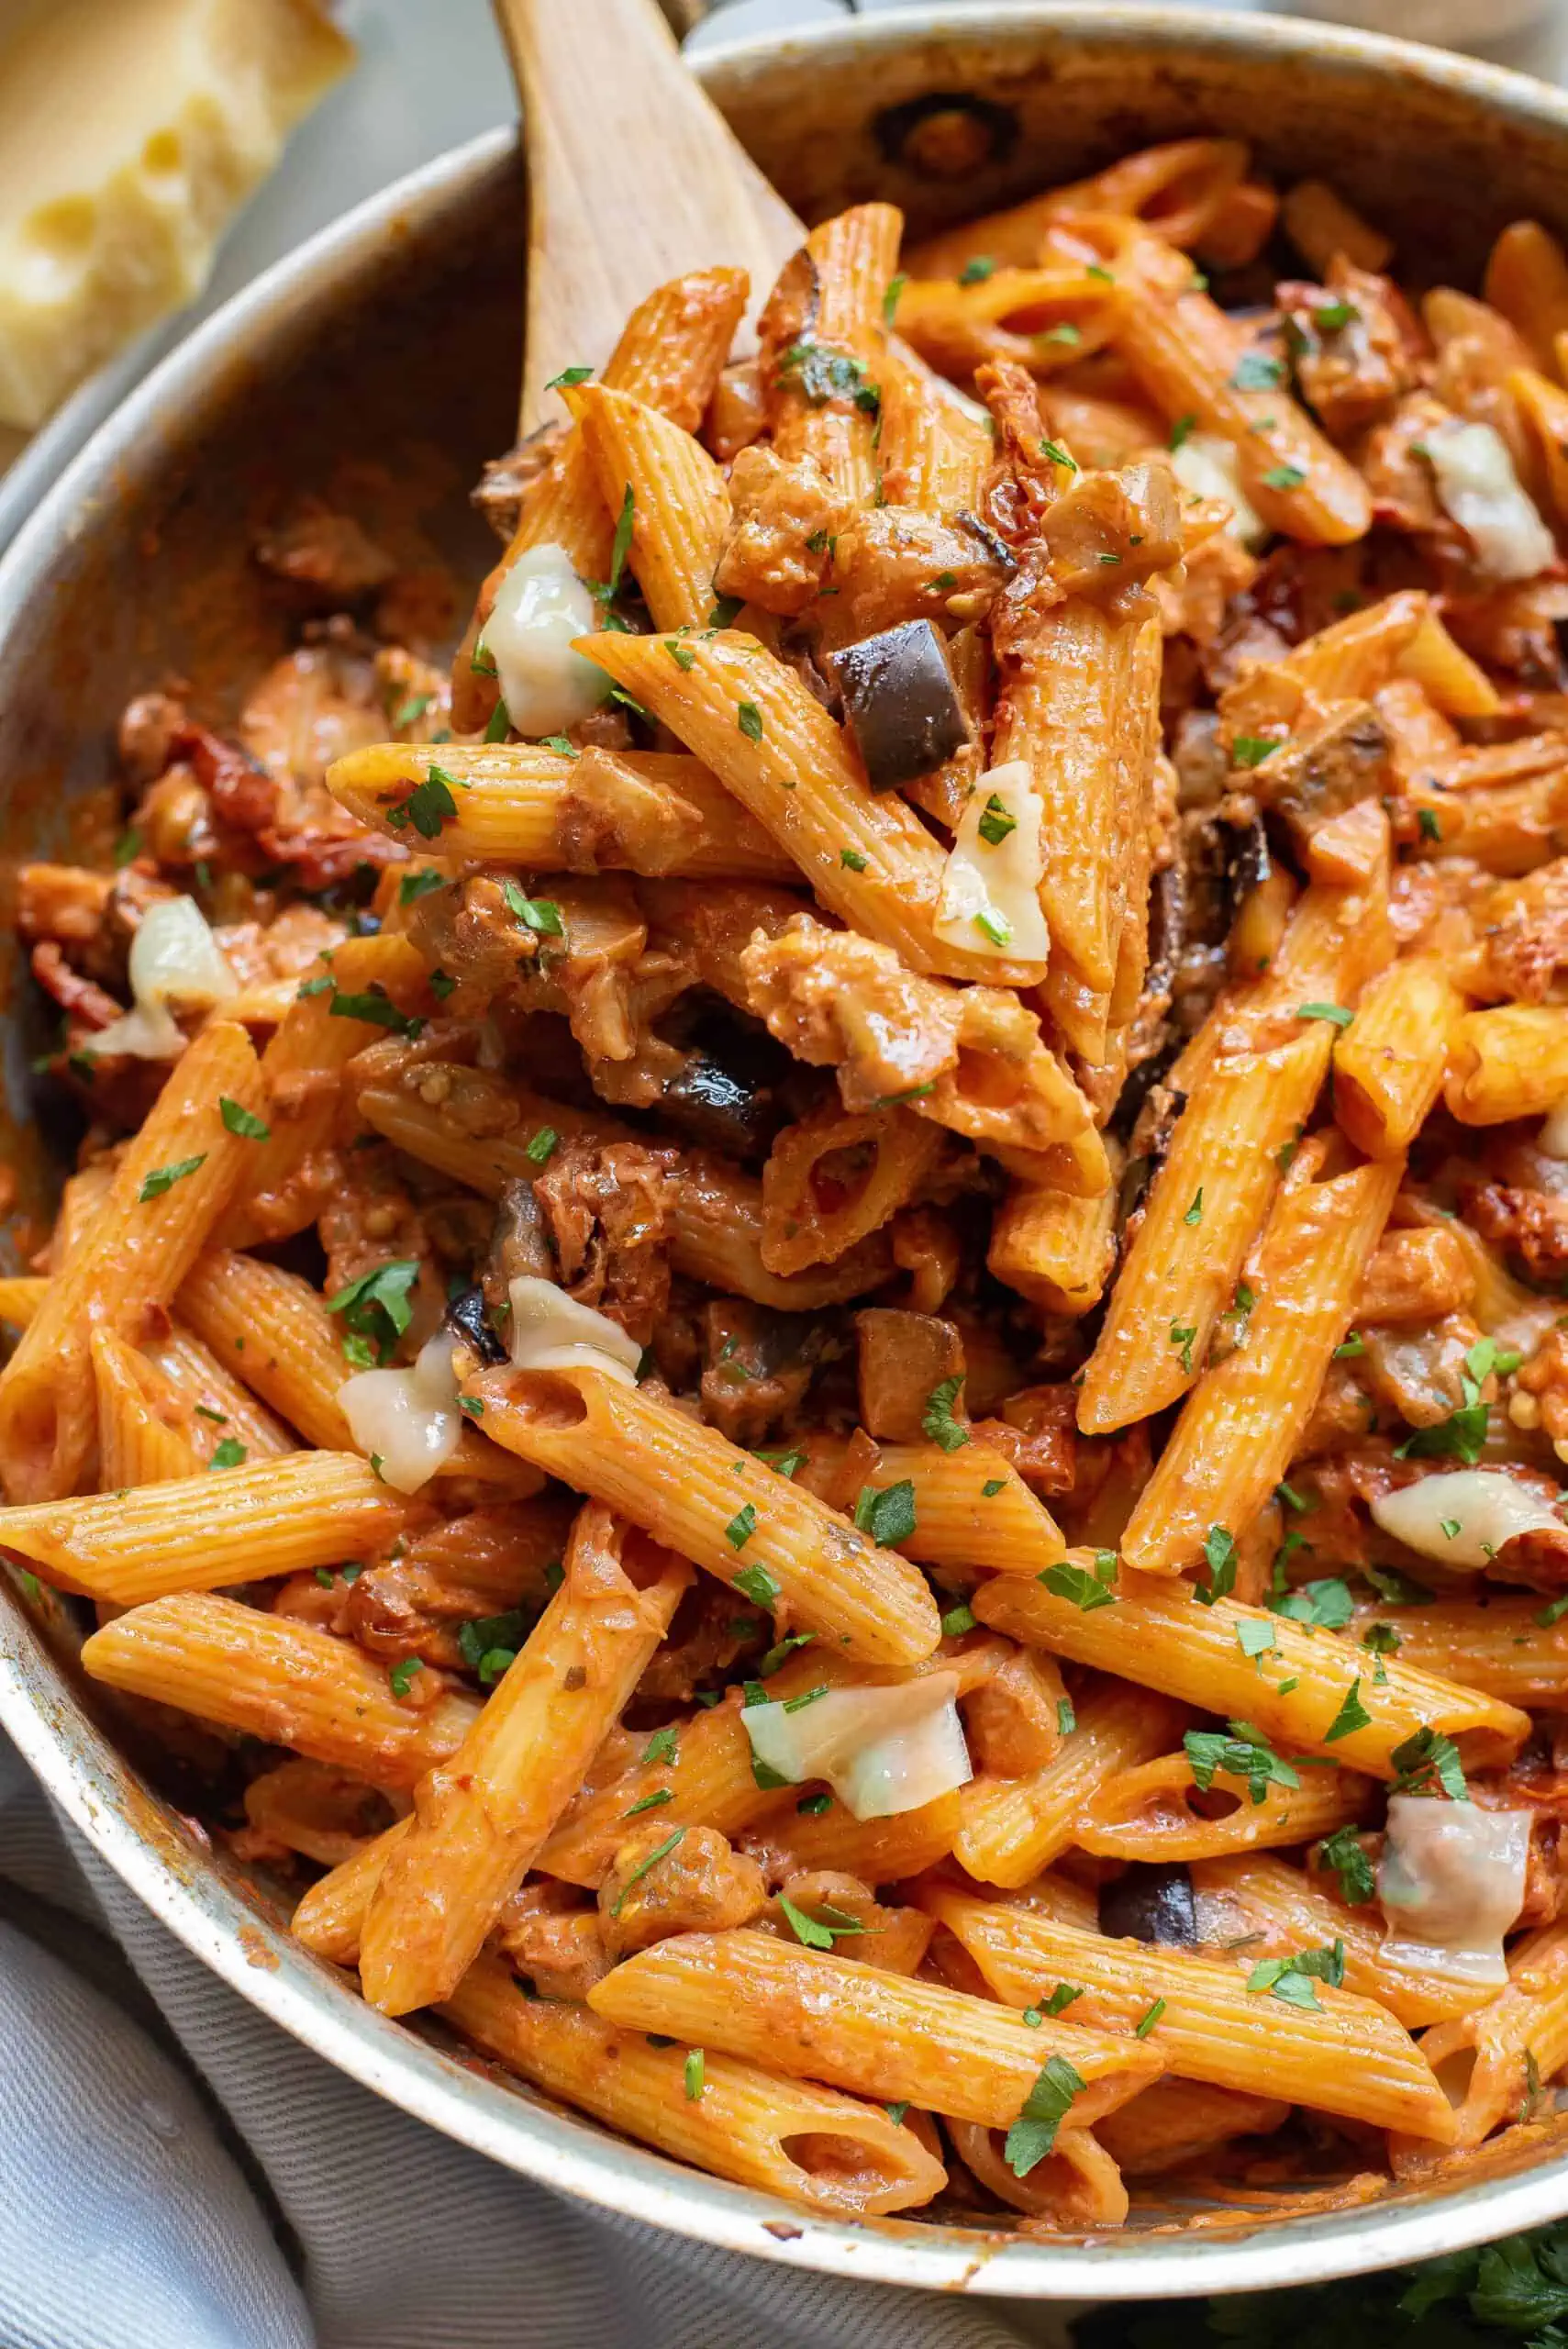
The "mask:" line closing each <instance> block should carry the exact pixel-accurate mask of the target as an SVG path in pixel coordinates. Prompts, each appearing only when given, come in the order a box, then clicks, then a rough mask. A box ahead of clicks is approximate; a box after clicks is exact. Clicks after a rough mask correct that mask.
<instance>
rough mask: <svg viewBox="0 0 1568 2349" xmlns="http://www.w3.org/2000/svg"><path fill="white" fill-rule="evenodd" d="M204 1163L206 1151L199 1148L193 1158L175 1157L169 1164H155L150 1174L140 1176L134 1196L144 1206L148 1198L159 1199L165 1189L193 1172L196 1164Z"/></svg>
mask: <svg viewBox="0 0 1568 2349" xmlns="http://www.w3.org/2000/svg"><path fill="white" fill-rule="evenodd" d="M205 1165H206V1151H205V1150H201V1151H198V1152H196V1155H195V1158H176V1159H175V1160H174V1161H173V1162H172V1164H171V1165H168V1166H155V1167H154V1168H153V1170H152V1172H151V1174H150V1175H143V1176H142V1179H141V1188H140V1190H139V1191H138V1193H137V1195H136V1196H137V1197H138V1198H139V1200H140V1201H141V1203H142V1205H143V1206H144V1207H145V1205H146V1204H147V1202H148V1200H149V1199H161V1197H163V1194H164V1192H165V1191H172V1189H173V1187H174V1186H175V1184H176V1183H183V1181H184V1179H185V1177H186V1175H194V1174H195V1171H196V1169H197V1167H198V1166H205Z"/></svg>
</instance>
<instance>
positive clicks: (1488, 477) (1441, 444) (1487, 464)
mask: <svg viewBox="0 0 1568 2349" xmlns="http://www.w3.org/2000/svg"><path fill="white" fill-rule="evenodd" d="M1421 446H1422V448H1423V449H1424V450H1425V451H1426V452H1427V459H1428V462H1429V464H1430V466H1431V468H1432V472H1433V473H1434V474H1435V475H1436V477H1437V487H1438V502H1439V503H1440V506H1441V507H1442V508H1443V511H1444V513H1446V514H1447V515H1448V517H1449V518H1450V519H1451V521H1454V522H1457V523H1458V525H1459V527H1460V529H1462V531H1463V532H1464V535H1465V537H1466V538H1467V539H1468V540H1470V543H1471V546H1472V548H1473V550H1474V554H1475V560H1476V562H1477V563H1478V564H1479V565H1480V567H1481V569H1482V570H1483V571H1485V573H1487V574H1488V575H1489V576H1490V577H1491V578H1493V579H1533V578H1534V577H1535V575H1536V573H1537V572H1540V571H1544V570H1545V569H1546V566H1547V564H1548V563H1549V562H1552V561H1553V560H1554V559H1555V557H1556V553H1557V542H1556V540H1554V539H1553V537H1552V535H1551V531H1550V530H1549V529H1547V527H1546V525H1545V523H1544V522H1543V521H1542V520H1541V518H1540V515H1539V514H1538V513H1537V512H1536V509H1535V507H1534V506H1533V504H1532V503H1531V501H1530V499H1529V497H1528V496H1527V495H1526V494H1525V492H1524V490H1523V489H1521V488H1520V486H1519V479H1518V474H1517V473H1515V471H1514V465H1513V460H1512V458H1511V457H1510V456H1509V454H1508V449H1507V441H1505V440H1504V439H1503V437H1502V435H1501V433H1499V432H1496V431H1494V430H1493V429H1492V427H1491V425H1489V424H1465V423H1462V422H1461V421H1460V420H1459V419H1458V418H1457V417H1456V418H1455V419H1454V420H1453V421H1452V422H1451V423H1448V424H1437V425H1434V426H1433V427H1432V429H1431V430H1430V431H1429V433H1428V434H1427V435H1426V436H1425V438H1424V439H1423V440H1422V442H1421Z"/></svg>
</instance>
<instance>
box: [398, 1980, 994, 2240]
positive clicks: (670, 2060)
mask: <svg viewBox="0 0 1568 2349" xmlns="http://www.w3.org/2000/svg"><path fill="white" fill-rule="evenodd" d="M441 2014H442V2017H443V2019H444V2020H445V2021H448V2022H450V2024H451V2025H452V2026H453V2028H454V2030H457V2031H459V2032H462V2036H463V2037H464V2038H465V2039H467V2040H469V2041H470V2042H471V2043H473V2045H474V2046H475V2047H478V2048H480V2049H482V2050H483V2052H484V2054H486V2055H491V2056H494V2057H495V2060H496V2062H497V2063H501V2064H505V2065H506V2067H507V2069H508V2070H509V2071H513V2072H516V2073H517V2074H519V2075H520V2076H521V2077H522V2078H524V2079H526V2080H531V2081H532V2083H533V2085H534V2086H535V2087H540V2088H543V2089H544V2091H545V2092H546V2094H547V2095H549V2096H553V2097H559V2098H560V2099H562V2102H564V2103H566V2104H574V2105H576V2106H577V2107H578V2108H579V2109H580V2110H582V2111H584V2112H590V2113H592V2114H593V2116H594V2118H595V2120H596V2121H603V2122H604V2123H605V2124H606V2127H607V2128H610V2129H618V2130H620V2131H622V2132H623V2133H624V2134H625V2135H627V2136H628V2137H635V2138H636V2139H638V2140H639V2143H643V2144H646V2145H652V2146H654V2147H656V2148H657V2150H658V2151H659V2152H660V2153H662V2154H671V2155H673V2157H674V2158H675V2159H676V2160H677V2161H686V2162H691V2163H692V2164H693V2165H695V2167H696V2168H698V2169H704V2170H707V2171H709V2172H711V2174H712V2175H713V2176H715V2177H728V2178H731V2179H733V2180H734V2182H735V2184H736V2185H738V2186H751V2187H757V2188H761V2189H762V2192H763V2193H766V2194H780V2195H783V2196H784V2199H785V2200H786V2201H789V2202H797V2203H801V2204H803V2205H804V2206H805V2207H806V2209H807V2210H820V2211H821V2212H822V2213H823V2214H824V2215H825V2216H827V2217H831V2218H840V2219H860V2218H874V2217H878V2216H880V2215H881V2214H883V2213H884V2212H886V2211H890V2210H914V2209H917V2208H918V2206H919V2205H921V2204H922V2203H925V2202H929V2201H930V2199H932V2197H933V2196H934V2195H936V2194H938V2193H939V2192H940V2190H941V2188H942V2187H943V2186H945V2185H946V2183H947V2173H946V2171H945V2170H944V2169H943V2168H942V2165H941V2164H940V2161H938V2160H937V2158H936V2156H935V2155H934V2154H931V2153H929V2152H928V2151H927V2149H926V2147H925V2146H924V2145H923V2144H922V2143H921V2141H920V2139H919V2138H918V2137H917V2135H916V2133H915V2132H914V2130H913V2129H908V2128H905V2127H904V2126H902V2125H901V2123H900V2122H898V2121H895V2120H894V2119H893V2118H892V2117H891V2116H890V2115H889V2114H888V2113H887V2112H885V2111H884V2110H882V2109H881V2108H880V2107H879V2106H877V2105H874V2104H862V2103H859V2102H857V2101H855V2100H854V2099H851V2098H850V2097H845V2096H837V2095H835V2094H834V2093H833V2091H832V2090H831V2089H830V2088H822V2087H814V2086H812V2085H811V2084H809V2083H808V2082H803V2081H798V2080H784V2079H780V2078H778V2077H777V2076H775V2075H774V2074H773V2073H772V2072H768V2071H763V2070H761V2069H759V2068H758V2066H756V2065H751V2064H744V2063H740V2062H738V2061H737V2060H736V2059H735V2057H733V2056H731V2055H720V2054H716V2053H712V2052H710V2051H709V2050H707V2049H706V2048H705V2049H704V2050H703V2056H702V2070H701V2074H700V2076H699V2084H698V2087H697V2089H696V2093H695V2095H694V2094H693V2093H692V2090H691V2088H690V2087H689V2086H688V2083H687V2075H686V2063H687V2054H688V2051H687V2050H686V2049H685V2048H684V2047H668V2048H665V2047H654V2046H652V2045H651V2044H650V2043H649V2040H648V2038H647V2036H646V2034H645V2033H642V2032H623V2031H617V2030H616V2029H615V2027H614V2025H613V2024H611V2023H607V2022H606V2021H604V2020H603V2018H602V2017H600V2016H598V2015H595V2013H593V2012H592V2010H591V2009H589V2008H587V2007H579V2006H573V2005H572V2004H570V2003H569V2002H568V2001H567V2000H565V1999H561V1998H529V1997H528V1994H527V1993H526V1992H525V1991H524V1990H523V1989H522V1988H521V1987H520V1986H519V1985H518V1984H517V1982H516V1981H515V1980H514V1979H513V1978H512V1976H511V1975H510V1974H508V1973H507V1971H506V1968H505V1966H503V1965H500V1964H499V1962H498V1961H497V1960H496V1959H495V1958H493V1957H481V1958H479V1959H478V1960H477V1961H476V1962H475V1963H474V1965H472V1966H471V1967H470V1969H469V1971H468V1973H467V1974H466V1975H465V1976H463V1979H462V1982H461V1983H460V1984H459V1985H458V1987H457V1988H456V1989H455V1990H454V1991H453V1993H452V1995H451V1997H450V1998H449V1999H448V2000H447V2002H446V2004H445V2005H444V2006H443V2007H442V2009H441Z"/></svg>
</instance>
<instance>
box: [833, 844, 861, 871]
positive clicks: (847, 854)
mask: <svg viewBox="0 0 1568 2349" xmlns="http://www.w3.org/2000/svg"><path fill="white" fill-rule="evenodd" d="M839 862H840V864H841V865H844V866H845V867H846V868H847V869H848V871H850V872H851V873H863V872H864V871H865V869H866V861H865V859H864V857H863V856H862V854H861V853H860V851H859V850H858V849H852V848H841V849H840V851H839Z"/></svg>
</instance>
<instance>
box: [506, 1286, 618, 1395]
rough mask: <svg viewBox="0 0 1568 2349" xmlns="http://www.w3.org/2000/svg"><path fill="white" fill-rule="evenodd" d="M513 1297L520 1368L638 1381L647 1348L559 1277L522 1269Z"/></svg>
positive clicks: (514, 1336)
mask: <svg viewBox="0 0 1568 2349" xmlns="http://www.w3.org/2000/svg"><path fill="white" fill-rule="evenodd" d="M506 1293H507V1295H508V1296H509V1297H510V1298H511V1300H512V1362H513V1364H514V1367H515V1368H517V1369H518V1370H602V1371H604V1372H605V1373H606V1375H607V1376H608V1377H610V1378H618V1379H619V1380H620V1381H621V1382H622V1384H623V1385H625V1386H636V1384H637V1365H638V1364H639V1362H640V1361H641V1360H642V1348H641V1347H640V1346H639V1344H638V1342H637V1340H636V1339H635V1338H628V1336H627V1334H626V1331H625V1330H623V1329H622V1328H621V1326H620V1323H619V1322H618V1321H612V1320H611V1319H610V1318H609V1315H608V1314H607V1313H595V1310H594V1308H593V1307H592V1306H591V1305H579V1304H578V1302H577V1299H576V1298H575V1297H568V1296H567V1294H566V1291H565V1290H564V1289H563V1288H557V1287H556V1286H555V1283H554V1282H553V1281H542V1280H539V1278H537V1276H536V1275H534V1274H532V1273H521V1274H519V1275H518V1276H517V1279H516V1280H515V1281H514V1282H513V1283H512V1285H511V1286H510V1288H509V1289H508V1290H507V1292H506Z"/></svg>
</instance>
